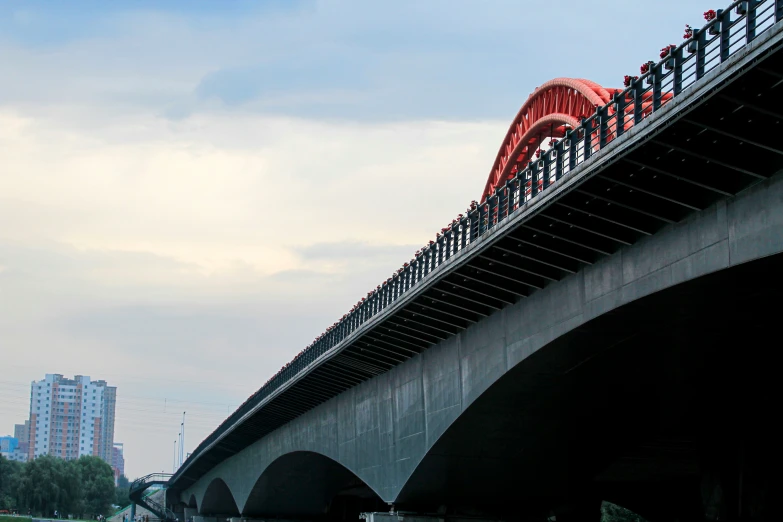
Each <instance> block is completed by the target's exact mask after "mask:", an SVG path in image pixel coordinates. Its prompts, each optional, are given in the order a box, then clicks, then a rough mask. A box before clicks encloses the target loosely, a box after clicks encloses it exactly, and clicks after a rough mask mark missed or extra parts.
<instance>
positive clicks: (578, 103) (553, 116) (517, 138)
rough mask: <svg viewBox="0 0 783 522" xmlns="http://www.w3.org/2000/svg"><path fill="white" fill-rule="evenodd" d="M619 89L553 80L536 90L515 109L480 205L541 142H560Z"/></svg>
mask: <svg viewBox="0 0 783 522" xmlns="http://www.w3.org/2000/svg"><path fill="white" fill-rule="evenodd" d="M620 90H621V89H605V88H604V87H601V86H600V85H598V84H597V83H594V82H591V81H590V80H584V79H574V78H555V79H554V80H550V81H548V82H546V83H545V84H543V85H542V86H540V87H538V88H536V90H535V91H533V93H532V94H531V95H530V97H528V99H527V101H525V103H524V104H523V105H522V108H521V109H519V112H518V113H517V115H516V117H515V118H514V121H513V122H512V123H511V127H509V129H508V132H507V133H506V137H505V139H504V140H503V143H502V144H501V145H500V151H499V152H498V155H497V158H496V159H495V164H494V165H493V166H492V170H491V171H490V173H489V178H488V179H487V183H486V185H485V186H484V194H483V195H482V197H481V199H482V201H483V200H484V199H486V198H487V196H489V195H490V194H492V193H493V192H494V190H495V188H496V187H499V186H501V185H503V184H504V183H505V182H506V180H507V179H509V178H510V177H513V176H514V174H516V172H517V170H518V169H519V168H520V167H522V168H524V166H525V165H527V163H528V162H529V161H530V159H531V158H532V157H533V154H535V151H536V149H538V148H539V147H540V146H541V142H542V141H543V140H544V138H549V137H553V138H562V137H563V136H564V135H565V132H566V130H567V129H569V128H571V129H574V128H576V127H577V126H578V125H579V122H580V120H581V119H582V118H586V117H588V116H590V115H591V114H593V113H594V112H595V108H596V107H599V106H603V105H605V104H607V103H609V101H610V100H611V98H612V96H614V95H615V93H617V92H619V91H620Z"/></svg>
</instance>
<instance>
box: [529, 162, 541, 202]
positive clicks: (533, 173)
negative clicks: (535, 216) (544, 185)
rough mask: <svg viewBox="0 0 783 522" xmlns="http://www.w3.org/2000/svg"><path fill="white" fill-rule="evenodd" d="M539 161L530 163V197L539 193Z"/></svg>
mask: <svg viewBox="0 0 783 522" xmlns="http://www.w3.org/2000/svg"><path fill="white" fill-rule="evenodd" d="M539 163H540V162H539V161H538V160H536V161H533V162H532V163H530V199H533V198H534V197H536V196H537V195H538V178H539V176H540V173H539V170H540V168H539Z"/></svg>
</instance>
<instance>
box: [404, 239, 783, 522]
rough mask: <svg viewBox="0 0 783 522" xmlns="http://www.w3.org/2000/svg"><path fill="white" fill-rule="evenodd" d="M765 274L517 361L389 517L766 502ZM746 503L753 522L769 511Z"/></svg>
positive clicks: (641, 305)
mask: <svg viewBox="0 0 783 522" xmlns="http://www.w3.org/2000/svg"><path fill="white" fill-rule="evenodd" d="M781 264H783V254H777V255H774V256H770V257H767V258H763V259H759V260H756V261H751V262H748V263H746V264H744V265H739V266H735V267H731V268H726V269H723V270H721V271H719V272H716V273H713V274H710V275H707V276H703V277H700V278H697V279H693V280H691V281H688V282H686V283H682V284H679V285H677V286H673V287H670V288H668V289H665V290H661V291H658V292H656V293H653V294H650V295H647V296H644V297H641V298H639V299H637V300H635V301H632V302H631V303H629V304H627V305H624V306H622V307H620V308H617V309H614V310H613V311H612V312H611V313H608V314H604V315H601V316H599V317H597V318H595V319H593V320H591V321H589V322H587V323H584V324H582V325H581V326H580V327H579V328H577V329H574V330H571V331H570V332H569V333H566V334H564V335H562V336H560V337H558V338H556V339H554V340H553V341H552V342H550V343H549V344H547V345H546V346H544V347H542V348H540V349H539V350H537V351H536V352H534V353H532V354H530V355H528V356H527V357H526V358H522V359H521V360H519V362H518V363H516V364H514V365H513V366H512V367H511V368H509V369H508V371H506V373H505V374H504V375H503V376H502V377H500V378H499V379H497V380H496V381H495V382H494V383H492V384H491V385H489V386H488V387H487V388H486V389H485V390H484V391H483V392H482V393H481V394H480V395H479V396H478V397H476V398H475V399H473V402H472V403H470V404H469V405H468V406H467V407H465V409H464V410H463V411H462V412H461V414H460V415H459V416H458V417H456V418H455V419H454V420H453V422H452V423H451V424H450V425H449V426H448V427H447V428H446V429H445V430H444V432H443V433H442V434H441V435H440V436H439V438H438V439H437V440H436V441H435V442H434V444H432V445H431V446H430V448H429V449H428V451H427V453H426V455H425V456H424V457H423V458H422V460H421V461H420V462H419V463H418V465H417V467H416V469H415V470H414V471H413V473H412V474H411V475H410V476H409V478H408V480H407V481H406V483H405V484H404V486H403V487H402V489H401V491H400V493H399V494H398V496H397V498H396V499H395V507H397V508H398V509H399V510H401V511H415V512H439V513H445V514H449V515H474V516H487V517H501V518H510V517H521V518H528V517H530V518H532V519H535V518H537V519H539V520H543V518H542V517H546V516H549V515H551V514H552V513H553V512H554V514H555V515H556V516H557V519H558V520H560V519H561V517H560V516H559V514H560V513H563V514H568V513H570V514H572V515H573V514H574V513H579V515H578V516H577V519H585V520H587V518H579V517H581V516H582V515H581V513H592V514H594V515H596V516H597V513H598V511H600V505H601V501H608V502H611V503H613V504H616V505H619V506H622V507H625V508H627V509H629V510H631V511H633V512H635V513H638V514H639V515H641V516H642V517H644V518H646V519H647V520H649V521H650V522H657V521H659V520H661V521H664V520H671V516H672V513H677V514H678V515H679V516H681V517H682V519H691V518H692V519H694V520H697V519H703V518H704V517H705V516H706V515H707V514H709V513H713V514H715V513H718V515H716V516H718V518H717V519H720V518H721V517H723V516H724V515H726V514H729V515H730V514H731V513H736V510H737V509H739V508H738V504H739V502H740V499H742V501H743V502H745V503H747V502H748V501H749V499H760V498H763V497H764V495H765V492H767V491H773V490H779V489H780V487H781V480H780V478H779V477H778V472H777V471H776V470H777V469H778V468H779V466H780V465H781V464H783V450H782V449H781V448H780V447H779V445H778V444H777V443H776V442H775V441H776V439H777V438H779V437H781V436H783V431H782V430H781V428H780V427H779V426H777V423H776V421H775V419H774V418H773V416H770V415H769V411H768V406H769V404H768V403H767V402H766V401H765V400H764V399H763V398H764V397H771V396H773V395H774V394H775V393H776V392H775V390H776V385H775V384H774V383H775V382H777V378H776V376H775V374H776V370H775V369H774V368H776V366H775V365H774V364H772V363H771V361H772V360H771V358H770V357H771V354H770V351H769V350H768V347H769V346H770V345H769V341H768V339H771V338H774V337H775V330H776V325H777V320H776V319H775V314H776V312H775V310H778V309H779V305H778V304H776V303H778V302H779V299H780V296H781V295H783V272H782V271H781V270H780V269H779V267H780V266H781ZM511 320H514V318H512V317H510V316H508V317H506V321H511ZM463 349H464V350H468V349H469V347H467V346H464V345H463ZM486 355H487V356H489V353H488V352H487V353H486ZM474 356H477V355H475V354H474ZM477 357H478V356H477ZM487 361H489V359H487ZM487 367H489V362H487ZM738 455H742V457H741V459H740V458H739V457H738ZM750 476H752V477H753V478H752V479H751V478H749V477H750ZM740 482H742V483H743V484H744V486H742V487H743V488H745V489H744V491H743V492H742V493H741V494H737V493H736V492H737V491H739V489H738V488H740ZM750 484H753V485H752V486H751V485H750ZM754 501H755V500H754ZM758 502H759V503H758V505H757V506H756V507H754V509H756V510H757V512H758V513H760V514H759V515H758V517H757V518H753V520H766V518H764V516H769V514H771V509H772V508H773V506H772V505H771V504H770V503H769V502H767V503H766V504H764V502H763V501H760V500H759V501H758ZM746 505H747V504H746ZM745 509H748V508H747V507H746V508H745ZM581 510H584V511H581ZM763 513H766V514H767V515H763ZM563 518H564V519H568V520H570V518H568V515H566V516H564V517H563ZM713 519H716V518H713ZM594 520H598V518H594Z"/></svg>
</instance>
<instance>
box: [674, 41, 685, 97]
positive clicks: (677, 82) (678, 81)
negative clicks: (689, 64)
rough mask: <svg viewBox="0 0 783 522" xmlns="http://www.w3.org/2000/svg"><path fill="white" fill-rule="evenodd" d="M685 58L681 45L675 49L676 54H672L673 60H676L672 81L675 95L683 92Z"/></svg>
mask: <svg viewBox="0 0 783 522" xmlns="http://www.w3.org/2000/svg"><path fill="white" fill-rule="evenodd" d="M683 58H684V57H683V52H682V47H679V48H678V49H677V50H676V51H674V56H672V60H674V79H673V81H672V91H674V96H677V95H678V94H680V93H681V92H682V62H683V61H684V60H683Z"/></svg>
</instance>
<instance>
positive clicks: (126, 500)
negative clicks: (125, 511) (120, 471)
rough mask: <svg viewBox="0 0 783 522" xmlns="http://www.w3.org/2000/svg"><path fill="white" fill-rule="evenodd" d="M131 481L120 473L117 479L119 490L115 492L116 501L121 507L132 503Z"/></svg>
mask: <svg viewBox="0 0 783 522" xmlns="http://www.w3.org/2000/svg"><path fill="white" fill-rule="evenodd" d="M129 492H130V481H129V480H128V477H126V476H125V475H120V476H119V478H118V479H117V492H116V494H115V499H114V503H115V504H117V505H118V506H120V507H124V506H127V505H128V504H130V497H129V496H128V495H129Z"/></svg>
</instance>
